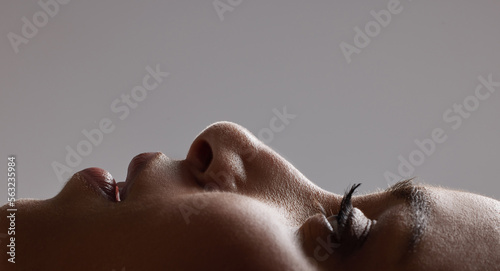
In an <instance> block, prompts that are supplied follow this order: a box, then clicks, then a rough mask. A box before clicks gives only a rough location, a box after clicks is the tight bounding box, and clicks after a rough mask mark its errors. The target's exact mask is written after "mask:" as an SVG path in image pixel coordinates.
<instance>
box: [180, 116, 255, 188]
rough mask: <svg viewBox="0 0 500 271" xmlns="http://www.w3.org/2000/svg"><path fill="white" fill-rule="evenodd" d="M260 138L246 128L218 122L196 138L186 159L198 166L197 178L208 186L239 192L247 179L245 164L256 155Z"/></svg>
mask: <svg viewBox="0 0 500 271" xmlns="http://www.w3.org/2000/svg"><path fill="white" fill-rule="evenodd" d="M258 144H260V143H259V141H258V140H257V139H256V138H255V136H253V135H252V134H251V133H250V132H249V131H248V130H246V129H245V128H243V127H241V126H239V125H237V124H234V123H231V122H218V123H215V124H212V125H210V126H209V127H207V128H206V129H205V130H204V131H203V132H201V133H200V135H198V137H197V138H196V139H195V140H194V142H193V144H192V145H191V148H190V150H189V152H188V156H187V158H186V160H188V161H191V162H192V163H193V164H194V165H195V167H196V171H197V172H196V174H195V175H196V177H197V178H198V179H199V180H200V181H201V182H202V183H203V184H204V185H205V186H206V187H207V188H208V189H211V188H215V189H220V190H224V191H226V190H227V191H236V190H237V188H238V186H240V185H242V184H243V183H245V182H246V180H247V174H246V166H247V164H248V163H250V162H251V161H252V160H253V159H255V156H256V152H257V151H256V149H257V145H258Z"/></svg>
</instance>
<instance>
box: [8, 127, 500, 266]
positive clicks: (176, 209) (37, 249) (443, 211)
mask: <svg viewBox="0 0 500 271" xmlns="http://www.w3.org/2000/svg"><path fill="white" fill-rule="evenodd" d="M145 156H147V157H148V159H147V162H145V163H144V166H143V167H142V169H141V170H140V171H139V172H138V173H137V174H135V176H134V177H133V185H131V186H130V187H128V189H127V191H122V193H123V194H125V195H126V197H125V198H124V199H123V200H122V201H120V202H113V201H111V200H109V199H108V198H106V197H104V196H103V195H102V194H100V193H97V192H95V190H92V189H91V188H90V187H89V186H88V185H86V183H85V182H84V181H82V174H81V173H76V174H75V175H73V177H72V178H71V179H70V180H69V181H68V182H67V184H66V185H65V187H64V188H63V189H62V191H61V192H60V193H59V194H58V195H57V196H55V197H54V198H51V199H47V200H33V199H22V200H18V201H17V202H16V203H17V209H18V211H17V214H16V263H15V264H11V263H9V262H7V257H6V255H7V254H6V247H5V246H4V243H3V242H2V248H1V251H2V253H1V254H0V255H1V256H0V260H1V261H0V270H110V271H111V270H127V271H131V270H499V266H500V256H499V255H500V227H499V225H500V203H499V201H497V200H494V199H491V198H487V197H483V196H480V195H475V194H471V193H467V192H459V191H452V190H447V189H443V188H438V187H431V186H427V185H420V184H419V185H415V184H413V183H410V182H406V183H405V184H406V187H407V189H406V190H405V191H410V190H411V191H415V190H418V191H420V192H421V194H419V195H423V196H422V197H423V198H425V202H426V203H427V205H425V206H424V207H425V208H423V209H422V210H423V211H422V210H420V211H422V212H419V213H418V212H415V208H413V209H412V206H411V205H409V204H408V200H407V198H405V193H399V194H397V193H394V192H390V191H379V192H376V193H372V194H367V195H359V196H353V198H352V205H353V206H354V207H355V209H356V211H354V213H355V215H353V221H354V222H353V228H352V229H351V231H349V234H350V236H351V237H349V238H352V236H358V235H359V236H362V237H363V240H364V241H363V242H361V244H359V245H358V243H356V244H357V245H352V242H350V243H349V242H348V243H347V244H346V243H345V242H344V243H342V242H340V245H339V244H338V243H336V242H331V239H328V238H331V236H332V227H331V224H330V222H329V220H328V219H327V218H331V216H332V215H336V214H337V213H338V212H339V209H340V204H341V200H342V195H336V194H333V193H330V192H327V191H324V190H322V189H320V188H319V187H317V186H316V185H314V184H313V183H312V182H310V181H309V180H308V179H307V178H306V177H305V176H304V175H302V174H301V173H300V172H299V171H298V170H297V169H296V168H294V167H293V166H292V165H291V164H290V163H289V162H287V161H286V160H285V159H284V158H282V157H281V156H280V155H278V154H277V153H276V152H274V151H273V150H271V149H270V148H269V147H267V146H266V145H265V144H263V143H262V142H260V141H259V140H258V139H257V138H256V137H255V136H253V135H252V134H251V133H250V132H248V131H247V130H246V129H244V128H243V127H241V126H239V125H237V124H234V123H230V122H218V123H215V124H213V125H211V126H209V127H208V128H206V129H205V130H204V131H202V132H201V133H200V134H199V135H198V137H197V138H196V139H195V140H194V142H193V144H192V146H191V148H190V150H189V152H188V154H187V157H186V159H185V160H181V161H179V160H172V159H170V158H168V157H167V156H165V155H164V154H163V153H154V154H148V155H141V156H139V157H142V158H143V157H145ZM120 186H123V184H120ZM398 195H399V196H398ZM401 195H402V196H401ZM6 209H7V206H6V205H4V206H3V207H2V208H1V209H0V232H2V233H3V232H6V229H7V228H8V221H7V220H6V216H7V214H8V213H7V211H6ZM422 213H425V218H422V217H424V216H423V215H422ZM418 215H422V217H420V216H418ZM417 217H420V218H422V219H421V220H418V219H416V218H417ZM330 221H331V219H330ZM419 223H421V224H422V225H420V224H419ZM417 228H420V229H422V230H421V231H420V235H419V236H418V240H413V243H412V242H411V237H412V236H415V231H416V229H417ZM367 232H368V233H367ZM366 233H367V234H366ZM346 234H347V233H346ZM342 240H346V238H344V237H343V239H342ZM356 240H357V239H356ZM409 240H410V241H409ZM412 244H413V245H412Z"/></svg>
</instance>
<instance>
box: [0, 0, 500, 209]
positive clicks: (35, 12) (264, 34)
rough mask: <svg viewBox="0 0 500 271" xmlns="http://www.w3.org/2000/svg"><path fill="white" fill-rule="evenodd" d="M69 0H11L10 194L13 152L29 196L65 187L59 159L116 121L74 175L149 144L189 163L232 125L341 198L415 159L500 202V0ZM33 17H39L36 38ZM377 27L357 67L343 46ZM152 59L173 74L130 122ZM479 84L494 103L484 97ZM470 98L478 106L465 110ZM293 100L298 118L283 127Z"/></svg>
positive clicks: (426, 170) (2, 133)
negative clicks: (205, 140) (217, 131)
mask: <svg viewBox="0 0 500 271" xmlns="http://www.w3.org/2000/svg"><path fill="white" fill-rule="evenodd" d="M42 2H43V3H46V2H48V0H42ZM65 2H67V0H66V1H62V0H61V1H60V2H59V3H58V2H55V3H58V4H57V5H58V6H57V9H55V8H54V6H51V8H52V10H51V13H52V14H48V13H47V11H44V9H43V8H42V6H41V5H40V4H38V3H37V1H23V2H20V1H2V5H1V6H2V7H1V9H0V36H1V38H0V44H1V45H0V46H1V47H0V57H1V63H0V82H1V88H0V91H1V97H0V124H1V128H0V129H1V130H0V150H1V155H0V157H1V159H0V160H3V161H4V165H3V166H1V165H0V173H1V176H3V177H2V179H3V182H4V185H1V186H0V193H1V194H0V195H2V196H1V198H2V199H4V200H3V201H4V202H6V200H5V199H6V197H7V195H6V194H7V192H6V182H7V181H6V179H7V177H6V175H7V174H6V168H7V156H8V155H10V154H14V155H16V156H17V162H18V166H17V172H18V186H17V191H18V197H19V198H21V197H22V198H24V197H29V198H50V197H53V196H54V195H56V194H57V193H58V192H59V191H60V189H61V188H62V186H63V185H64V181H65V180H67V179H68V178H69V177H70V176H71V174H69V173H65V174H64V175H63V181H60V180H58V177H57V174H56V173H55V171H54V169H53V163H54V162H57V163H60V164H66V162H65V157H66V155H67V149H66V148H67V146H69V147H70V148H72V149H73V150H75V149H76V148H77V146H78V144H79V143H80V142H82V141H84V140H86V137H85V135H84V134H83V133H82V130H84V129H85V130H87V131H90V130H92V129H96V128H99V122H100V121H101V120H103V119H106V118H107V119H109V120H110V121H111V122H112V125H113V126H114V130H113V131H112V132H110V133H108V134H104V136H103V139H102V142H101V143H100V144H99V145H97V146H92V150H91V151H90V154H88V155H87V156H83V157H82V161H81V163H80V164H79V165H78V166H76V167H71V169H72V170H73V173H74V172H76V171H78V170H81V169H84V168H87V167H91V166H98V167H102V168H104V169H106V170H108V171H110V172H111V174H112V175H113V176H114V177H115V179H116V180H118V181H120V180H124V179H125V176H126V169H127V165H128V163H129V161H130V159H131V158H132V157H133V156H134V155H136V154H138V153H141V152H146V151H162V152H164V153H165V154H167V155H168V156H169V157H172V158H176V159H183V158H184V157H185V155H186V153H187V150H188V148H189V146H190V144H191V142H192V140H193V139H194V138H195V137H196V135H197V134H198V133H199V132H200V131H201V130H202V129H203V128H205V127H206V126H207V125H209V124H211V123H212V122H215V121H219V120H228V121H233V122H236V123H239V124H241V125H243V126H245V127H247V128H248V129H249V130H250V131H251V132H252V133H254V134H256V135H259V134H260V135H261V136H263V138H265V139H266V140H267V141H269V145H270V146H271V147H272V148H274V149H275V150H277V151H278V152H279V153H281V154H282V155H283V156H284V157H286V158H287V159H288V160H289V161H291V162H292V163H293V164H294V165H295V166H296V167H297V168H298V169H299V170H301V171H302V172H303V173H304V174H305V175H306V176H307V177H308V178H309V179H310V180H312V181H314V182H316V183H317V184H319V185H320V186H321V187H323V188H324V189H327V190H330V191H333V192H336V193H342V192H343V191H344V189H345V188H346V187H347V186H348V185H349V184H352V183H354V182H362V183H363V186H362V187H361V189H360V191H361V192H369V191H373V190H375V189H376V188H386V187H387V185H388V184H391V183H393V181H391V180H390V179H389V178H387V177H386V176H385V175H387V172H391V173H394V174H395V175H399V173H398V166H399V165H400V163H401V162H400V160H399V158H398V157H399V156H400V155H401V157H403V158H404V159H405V160H410V158H411V159H413V160H412V161H413V162H416V163H417V164H419V165H417V166H414V172H413V174H412V175H416V176H419V177H420V180H422V181H425V182H427V183H432V184H436V185H443V186H447V187H454V188H458V189H464V190H469V191H473V192H477V193H481V194H484V195H487V196H490V197H494V198H496V199H500V190H499V186H500V185H499V181H500V179H499V178H500V177H499V176H500V144H499V141H498V140H499V138H500V125H499V117H500V86H496V87H494V88H493V90H496V92H490V90H488V89H487V88H486V87H484V85H482V87H481V82H480V80H479V79H478V78H479V77H480V76H482V77H483V78H484V79H486V80H487V79H488V76H489V75H490V74H491V78H492V79H491V80H492V81H494V82H500V64H499V63H500V50H499V49H498V48H499V47H498V45H499V44H500V28H499V26H500V16H498V14H499V11H500V2H498V1H465V0H464V1H423V0H422V1H416V0H414V1H409V0H401V2H400V3H399V5H398V6H396V4H397V3H396V2H395V1H389V0H376V1H373V0H371V1H367V0H366V1H291V0H287V1H250V0H243V1H241V0H231V1H230V0H221V1H215V2H214V1H212V0H206V1H123V0H121V1H118V0H113V1H76V0H73V1H69V3H65ZM388 5H392V6H391V7H392V8H393V9H397V10H399V12H398V13H397V14H396V13H393V14H391V20H390V22H388V23H387V24H386V26H380V23H379V27H380V29H379V31H377V27H376V26H375V25H374V23H371V24H370V22H371V21H375V19H374V16H373V15H372V14H371V11H372V10H373V11H374V12H375V13H378V12H380V11H381V10H383V9H384V10H388ZM216 7H217V8H218V9H219V10H218V11H217V9H216ZM393 11H394V10H393ZM42 13H44V14H45V17H44V15H43V14H42ZM52 15H53V16H52ZM34 16H35V18H34ZM23 17H25V18H26V19H23ZM45 18H46V19H47V20H46V21H44V19H45ZM386 19H387V18H386ZM26 20H28V21H29V23H30V24H33V25H34V23H35V22H34V20H37V21H36V23H37V24H38V25H39V27H36V26H35V27H36V28H37V31H36V35H34V36H32V37H29V38H27V37H25V36H23V25H24V24H26ZM367 24H370V25H369V27H371V28H369V29H371V31H372V32H371V34H372V35H373V37H369V38H370V43H369V44H367V45H366V44H362V45H363V46H364V48H358V47H356V48H357V49H355V51H356V53H352V54H351V55H350V63H348V61H347V59H346V57H345V54H344V53H343V52H342V49H341V44H343V43H344V45H345V44H349V45H350V46H356V45H355V39H354V38H355V35H357V34H356V33H357V32H356V30H355V27H359V29H361V31H363V32H365V26H366V25H367ZM24 28H26V29H25V30H26V31H28V32H27V33H28V34H30V33H29V30H33V29H28V28H27V27H24ZM26 31H25V32H26ZM32 32H33V31H31V34H33V33H32ZM9 33H13V34H9ZM25 34H26V33H25ZM365 34H366V33H365ZM16 35H17V36H16ZM28 36H29V35H28ZM13 37H15V38H17V39H14V40H16V41H17V42H18V44H17V46H14V45H13V42H12V39H13ZM20 37H22V38H20ZM23 38H24V40H23ZM21 40H22V41H23V42H21ZM358 45H359V40H358ZM16 48H17V53H16ZM351 49H352V48H351ZM148 66H149V67H150V68H152V69H155V68H156V67H157V66H159V69H160V70H161V71H162V72H168V73H169V74H168V76H166V78H164V79H163V81H162V82H161V83H159V84H158V86H157V87H156V88H155V89H153V90H149V91H147V92H146V95H147V96H142V97H141V99H143V100H141V101H140V102H137V107H136V108H130V107H129V114H128V115H127V116H126V117H124V114H125V113H124V112H120V113H116V112H114V111H113V109H112V103H113V102H114V101H115V100H116V99H118V101H119V104H117V105H120V106H123V105H125V103H122V102H121V100H120V99H121V97H122V95H131V93H132V90H133V89H134V87H136V86H142V81H143V78H144V76H146V75H147V74H148V71H147V67H148ZM151 82H154V81H151ZM478 86H479V88H480V90H479V95H481V97H483V98H482V99H478V98H477V97H476V98H474V97H470V96H474V95H476V88H478ZM138 93H139V92H137V93H136V95H138ZM488 93H489V95H488V97H487V98H485V95H487V94H488ZM137 97H138V96H137ZM464 103H466V106H467V108H469V109H471V110H470V112H469V111H468V110H466V109H463V110H464V112H462V115H461V114H460V113H456V112H455V111H454V110H455V109H454V104H457V105H459V104H464ZM462 106H463V105H462ZM285 107H286V111H287V113H288V114H293V115H295V118H293V119H289V122H288V123H286V124H285V125H282V126H281V125H280V124H281V122H279V121H278V122H276V125H280V127H281V128H280V129H281V130H279V129H276V127H274V126H273V127H274V131H273V130H272V129H271V128H272V127H271V126H270V122H271V121H272V120H273V118H276V112H282V111H283V109H284V108H285ZM463 108H466V107H463ZM444 115H446V116H447V117H445V116H444ZM120 117H123V118H124V119H123V120H122V119H121V118H120ZM459 124H460V125H459ZM453 127H455V129H453ZM436 128H437V129H438V132H439V131H442V132H443V133H444V134H443V135H441V139H443V137H445V138H446V139H445V140H444V142H442V143H436V148H435V150H433V151H432V152H431V153H430V154H429V155H427V154H425V155H424V159H423V161H422V159H421V157H419V154H418V152H419V147H418V146H417V145H416V143H415V140H420V141H422V140H424V139H426V138H431V137H432V133H433V130H435V129H436ZM439 129H441V130H439ZM269 131H271V132H272V134H271V133H269ZM270 135H272V138H271V137H270ZM82 144H84V143H82ZM82 146H83V145H82ZM412 153H413V156H412ZM422 153H423V152H422ZM418 159H420V160H418ZM409 163H411V162H409ZM384 174H385V175H384Z"/></svg>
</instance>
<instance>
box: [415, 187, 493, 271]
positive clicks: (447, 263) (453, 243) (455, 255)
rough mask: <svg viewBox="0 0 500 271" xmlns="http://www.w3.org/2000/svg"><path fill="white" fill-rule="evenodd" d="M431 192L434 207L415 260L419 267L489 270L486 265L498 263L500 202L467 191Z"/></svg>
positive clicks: (439, 189) (435, 190) (434, 190)
mask: <svg viewBox="0 0 500 271" xmlns="http://www.w3.org/2000/svg"><path fill="white" fill-rule="evenodd" d="M427 190H428V191H429V194H430V197H431V198H432V201H433V206H432V210H431V215H430V217H429V226H428V227H427V230H426V232H425V235H424V236H423V238H422V241H421V242H420V244H419V246H418V250H417V255H416V256H417V257H415V258H416V260H417V261H418V262H419V264H420V265H424V266H427V267H428V268H429V269H439V268H444V269H450V270H455V269H457V270H458V269H477V268H479V269H482V270H486V269H488V268H487V266H484V265H485V264H488V263H491V261H492V260H493V261H497V263H498V262H499V260H500V259H499V258H498V255H496V254H495V253H497V252H498V251H499V250H500V228H498V225H500V205H499V202H498V201H495V200H493V199H490V198H486V197H483V196H480V195H476V194H471V193H466V192H460V191H452V190H445V189H442V188H432V187H430V188H427ZM492 251H496V252H493V253H492ZM481 266H482V267H481ZM490 267H491V266H490Z"/></svg>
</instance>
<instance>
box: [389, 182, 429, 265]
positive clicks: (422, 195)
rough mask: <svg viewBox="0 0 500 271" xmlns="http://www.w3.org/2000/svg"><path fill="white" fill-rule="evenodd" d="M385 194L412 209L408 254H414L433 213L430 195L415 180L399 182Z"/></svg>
mask: <svg viewBox="0 0 500 271" xmlns="http://www.w3.org/2000/svg"><path fill="white" fill-rule="evenodd" d="M385 192H387V193H389V194H391V195H392V196H393V197H395V198H398V199H402V200H404V201H405V202H406V204H407V205H408V207H409V209H410V215H411V218H412V230H411V236H410V238H409V242H408V249H407V253H413V252H414V251H415V248H416V246H417V245H418V243H419V242H420V240H421V239H422V236H423V234H424V233H425V231H426V228H427V224H428V220H429V216H430V212H431V200H430V197H429V193H428V192H427V191H426V189H425V188H424V187H421V186H417V185H415V184H414V183H413V178H412V179H408V180H403V181H400V182H397V183H396V184H394V185H393V186H391V187H389V188H388V189H386V190H385ZM407 253H405V254H407ZM403 258H406V257H403Z"/></svg>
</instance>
